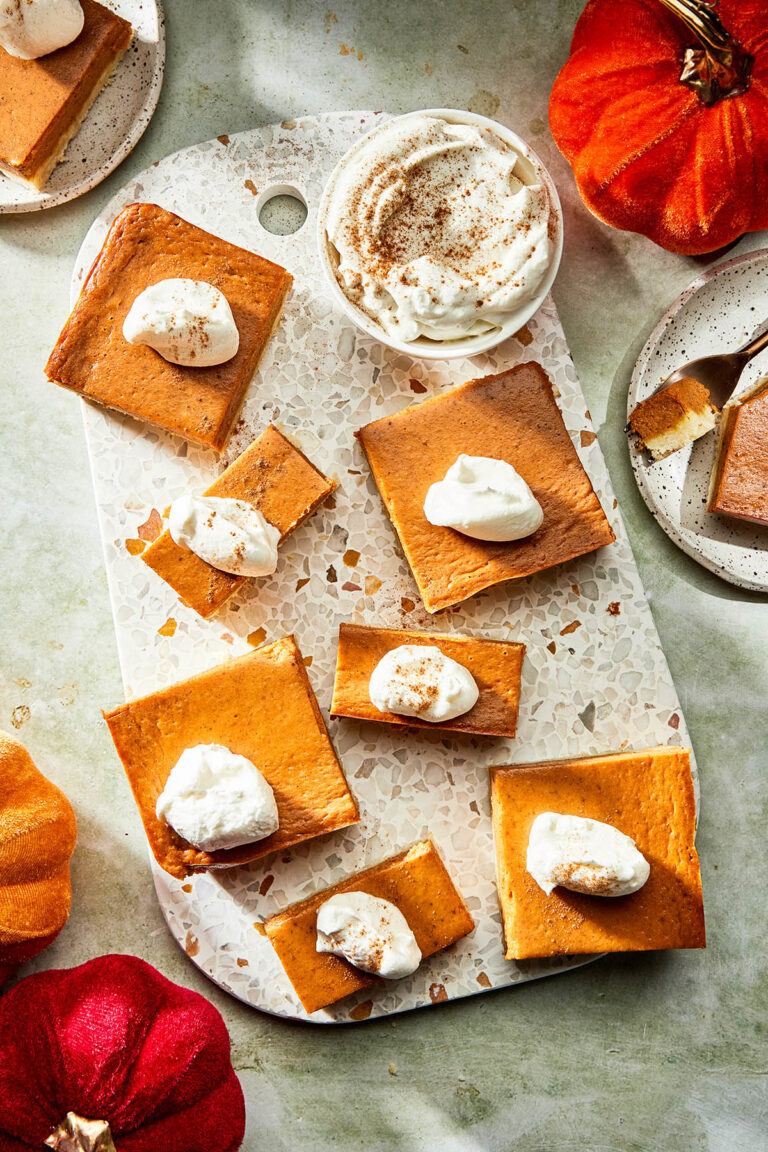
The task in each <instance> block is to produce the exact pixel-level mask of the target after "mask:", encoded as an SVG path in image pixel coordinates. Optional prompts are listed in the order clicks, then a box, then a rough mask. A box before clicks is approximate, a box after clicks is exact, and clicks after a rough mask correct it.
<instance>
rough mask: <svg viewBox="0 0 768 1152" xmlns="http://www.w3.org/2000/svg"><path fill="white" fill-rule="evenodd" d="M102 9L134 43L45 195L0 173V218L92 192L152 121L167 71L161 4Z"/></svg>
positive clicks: (130, 1)
mask: <svg viewBox="0 0 768 1152" xmlns="http://www.w3.org/2000/svg"><path fill="white" fill-rule="evenodd" d="M100 3H102V4H104V6H105V7H107V8H111V9H112V11H113V12H117V14H118V15H119V16H122V17H123V18H124V19H125V20H129V21H130V23H131V25H132V27H133V30H134V34H133V40H132V41H131V43H130V46H129V47H128V50H127V51H126V52H125V54H124V56H123V58H122V60H121V61H120V63H119V64H118V66H117V68H116V69H115V72H114V75H113V77H112V79H111V81H110V82H109V84H107V86H106V87H105V88H104V90H103V91H102V92H101V93H100V94H99V95H98V96H97V98H96V100H95V102H94V104H93V107H92V108H91V109H90V111H89V112H88V115H87V116H86V118H85V120H84V121H83V124H82V125H81V127H80V131H79V132H78V133H77V135H76V136H75V138H74V139H73V140H72V141H71V142H70V144H69V147H68V148H67V150H66V152H65V153H64V158H63V159H62V160H61V162H60V163H59V164H57V165H56V167H55V168H54V170H53V172H52V173H51V176H50V179H49V180H48V183H47V184H46V185H45V188H44V189H42V190H41V191H38V190H37V189H36V188H27V187H25V185H23V184H17V183H16V181H15V180H11V179H10V178H9V177H8V176H5V175H3V173H1V172H0V212H37V211H39V210H40V209H42V208H53V207H54V205H56V204H64V203H65V202H66V201H67V200H74V199H75V198H76V197H78V196H82V195H83V193H84V192H90V190H91V188H95V187H96V185H97V184H100V183H101V181H102V180H104V179H105V177H107V176H109V174H110V172H112V171H113V170H114V169H115V168H117V166H118V164H121V163H122V162H123V160H125V158H126V156H128V154H129V153H130V152H132V151H133V149H134V148H135V147H136V145H137V144H138V142H139V140H140V139H141V137H142V135H143V134H144V131H145V129H146V127H147V125H148V124H149V122H150V120H151V119H152V113H153V112H154V111H155V107H156V105H157V101H158V99H159V97H160V89H161V88H162V86H163V69H164V67H165V25H164V22H163V10H162V6H161V4H160V0H100Z"/></svg>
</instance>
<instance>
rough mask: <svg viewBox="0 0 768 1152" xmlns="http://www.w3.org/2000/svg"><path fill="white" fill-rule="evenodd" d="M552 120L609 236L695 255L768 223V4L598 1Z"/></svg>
mask: <svg viewBox="0 0 768 1152" xmlns="http://www.w3.org/2000/svg"><path fill="white" fill-rule="evenodd" d="M670 9H672V10H670ZM718 17H719V19H718ZM702 29H703V31H702ZM549 122H550V126H551V129H552V135H553V136H554V138H555V143H556V144H557V146H558V148H559V149H560V151H561V152H562V153H563V155H564V156H565V158H566V160H568V162H569V163H570V165H571V167H572V168H573V171H574V175H575V177H576V184H577V186H578V189H579V193H580V195H581V197H582V199H583V200H584V203H585V204H586V205H587V207H588V208H589V209H590V210H591V211H592V212H593V213H594V214H595V215H596V216H598V217H599V218H600V219H601V220H604V221H605V222H606V223H607V224H612V225H613V226H614V227H615V228H623V229H627V230H629V231H632V232H641V233H643V234H644V235H645V236H649V237H650V238H651V240H654V241H655V242H656V243H657V244H660V245H661V246H662V248H666V249H668V250H669V251H671V252H681V253H688V254H693V253H701V252H711V251H714V250H715V249H716V248H720V247H722V246H723V245H725V244H728V243H730V242H731V241H733V240H735V239H737V238H738V237H739V236H741V235H742V234H743V233H744V232H750V231H754V230H756V229H758V228H766V227H768V0H719V3H718V4H717V6H716V8H715V9H710V8H709V7H707V6H705V5H703V3H702V0H590V2H589V3H588V4H587V6H586V8H585V10H584V12H583V14H582V16H581V17H580V19H579V22H578V24H577V25H576V30H575V33H574V36H573V41H572V44H571V56H570V59H569V60H568V62H567V63H566V65H565V66H564V68H563V69H562V71H561V72H560V74H559V76H558V77H557V80H556V81H555V85H554V88H553V90H552V95H551V98H550V104H549Z"/></svg>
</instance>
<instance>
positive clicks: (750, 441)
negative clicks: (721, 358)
mask: <svg viewBox="0 0 768 1152" xmlns="http://www.w3.org/2000/svg"><path fill="white" fill-rule="evenodd" d="M707 511H708V512H718V513H720V514H721V515H723V516H735V517H737V519H739V520H751V521H752V522H753V523H755V524H768V379H765V378H764V379H762V380H759V381H758V382H757V384H755V386H754V387H753V388H751V389H750V390H749V391H748V392H747V393H746V394H743V395H741V396H739V397H737V398H736V399H734V400H729V401H728V403H727V404H726V405H725V407H724V408H723V415H722V418H721V421H720V436H719V439H718V445H717V456H716V459H715V466H714V468H713V470H712V478H711V481H710V487H709V498H708V501H707Z"/></svg>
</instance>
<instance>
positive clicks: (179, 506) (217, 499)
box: [168, 494, 280, 576]
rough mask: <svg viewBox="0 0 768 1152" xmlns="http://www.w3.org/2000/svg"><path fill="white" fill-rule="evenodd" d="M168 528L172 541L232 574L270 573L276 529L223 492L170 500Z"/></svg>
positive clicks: (274, 563) (249, 506)
mask: <svg viewBox="0 0 768 1152" xmlns="http://www.w3.org/2000/svg"><path fill="white" fill-rule="evenodd" d="M168 531H169V532H170V534H171V536H172V537H173V540H174V541H175V543H176V544H179V545H180V546H181V547H182V548H188V549H189V550H190V552H194V553H195V555H196V556H199V557H200V559H201V560H205V562H206V564H210V565H211V566H212V567H213V568H218V569H219V571H220V572H229V573H231V575H233V576H271V575H272V573H273V572H274V571H275V569H276V568H277V546H278V544H279V543H280V532H279V531H278V529H277V528H275V526H274V524H270V522H269V520H267V518H266V517H265V516H264V515H263V514H262V513H261V512H260V511H259V510H258V508H254V506H253V504H248V503H247V502H246V501H245V500H233V499H231V498H230V497H227V496H192V495H189V494H186V495H184V496H180V497H179V499H178V500H174V502H173V504H171V510H170V512H169V514H168Z"/></svg>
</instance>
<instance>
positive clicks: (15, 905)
mask: <svg viewBox="0 0 768 1152" xmlns="http://www.w3.org/2000/svg"><path fill="white" fill-rule="evenodd" d="M76 839H77V825H76V824H75V814H74V812H73V811H72V805H71V804H70V803H69V800H67V798H66V796H65V795H64V793H63V792H61V791H60V790H59V789H58V788H57V787H56V786H55V785H54V784H51V782H50V780H46V778H45V776H43V774H42V772H39V771H38V770H37V768H36V767H35V765H34V764H33V762H32V758H31V756H30V755H29V753H28V752H27V750H26V749H25V748H24V747H23V746H22V745H21V744H20V743H19V742H18V740H14V738H13V737H12V736H9V735H8V734H7V733H5V732H0V983H2V981H3V980H4V979H5V978H6V977H7V976H9V975H10V973H11V972H12V971H13V969H14V968H15V967H16V965H17V964H20V963H21V962H22V960H30V959H31V958H32V957H33V956H37V954H38V953H39V952H42V951H43V949H44V948H47V947H48V945H49V944H51V943H52V942H53V940H55V939H56V937H57V936H58V934H59V932H60V931H61V929H62V928H63V927H64V925H65V924H66V922H67V917H68V916H69V908H70V904H71V902H72V887H71V884H70V879H69V860H70V857H71V856H72V853H73V851H74V848H75V841H76Z"/></svg>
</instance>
